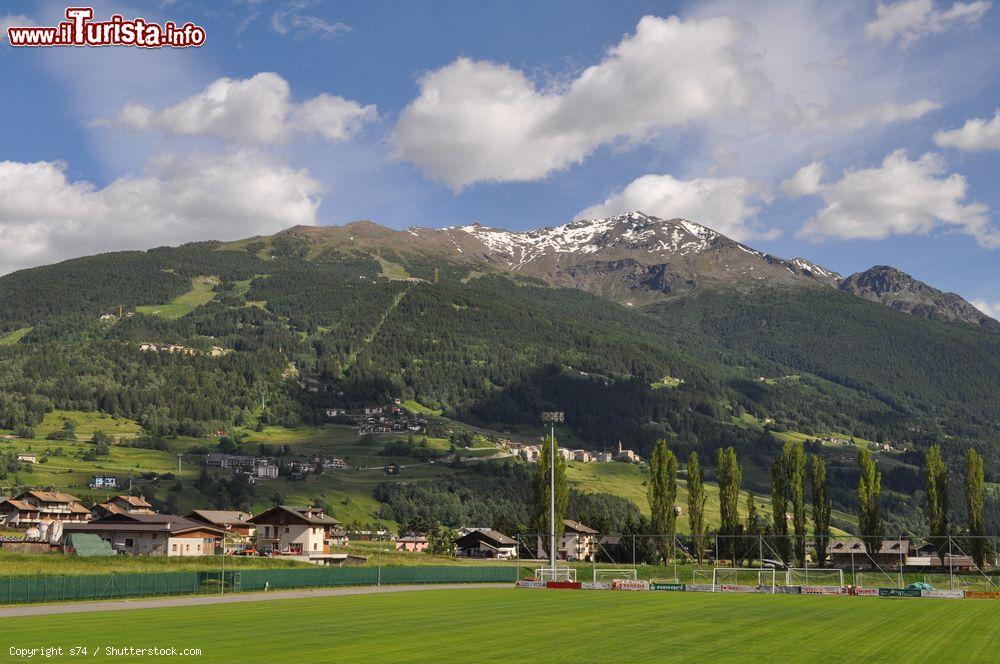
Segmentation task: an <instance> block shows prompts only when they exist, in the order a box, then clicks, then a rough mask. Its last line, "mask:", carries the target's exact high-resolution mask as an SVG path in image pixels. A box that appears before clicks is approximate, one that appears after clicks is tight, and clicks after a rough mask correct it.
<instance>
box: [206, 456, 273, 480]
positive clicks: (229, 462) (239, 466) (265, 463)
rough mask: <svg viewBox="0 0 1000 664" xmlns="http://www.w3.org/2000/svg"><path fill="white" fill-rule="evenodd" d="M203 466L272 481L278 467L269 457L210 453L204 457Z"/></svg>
mask: <svg viewBox="0 0 1000 664" xmlns="http://www.w3.org/2000/svg"><path fill="white" fill-rule="evenodd" d="M205 465H206V466H208V467H209V468H222V469H225V470H231V471H232V472H233V473H234V474H243V475H247V476H249V477H250V478H253V479H262V480H273V479H274V478H276V477H277V476H278V465H277V464H276V463H274V460H273V459H271V458H270V457H262V456H247V455H245V454H223V453H221V452H212V453H210V454H207V455H206V456H205Z"/></svg>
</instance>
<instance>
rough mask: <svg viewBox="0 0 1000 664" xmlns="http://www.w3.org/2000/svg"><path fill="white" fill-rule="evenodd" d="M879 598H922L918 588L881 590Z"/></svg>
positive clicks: (879, 590)
mask: <svg viewBox="0 0 1000 664" xmlns="http://www.w3.org/2000/svg"><path fill="white" fill-rule="evenodd" d="M878 596H879V597H920V591H919V590H917V589H916V588H879V589H878Z"/></svg>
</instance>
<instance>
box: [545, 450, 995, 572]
mask: <svg viewBox="0 0 1000 664" xmlns="http://www.w3.org/2000/svg"><path fill="white" fill-rule="evenodd" d="M553 445H555V441H553V440H552V439H546V441H545V443H544V444H543V449H542V454H541V455H540V457H539V462H538V466H537V469H536V472H535V476H534V483H533V489H534V498H535V512H534V518H533V525H534V526H535V528H536V530H537V532H538V533H540V537H544V535H545V534H547V533H548V532H549V518H550V517H549V514H550V502H549V501H550V489H549V485H550V473H551V469H550V457H551V454H552V446H553ZM555 463H556V465H555V470H554V477H555V507H556V534H557V541H559V539H561V536H562V532H563V523H562V520H563V517H564V516H565V514H566V509H567V505H568V500H569V491H568V485H567V482H566V462H565V461H564V460H563V459H562V458H560V457H559V456H558V455H556V462H555ZM649 468H650V479H649V482H648V488H647V499H648V501H649V509H650V521H649V527H650V530H649V532H650V534H651V535H652V539H653V547H654V549H655V557H656V559H657V560H659V561H663V562H666V561H669V560H670V558H671V556H672V551H673V544H674V542H675V535H676V532H677V515H678V510H677V507H676V502H677V492H678V483H677V475H678V470H679V464H678V460H677V456H676V455H675V454H674V452H673V451H672V450H670V448H669V447H668V444H667V441H666V440H659V441H657V442H656V444H655V446H654V448H653V453H652V455H651V456H650V460H649ZM858 471H859V472H858V486H857V495H858V531H859V533H860V536H861V539H862V541H863V542H864V545H865V548H866V549H867V550H868V551H878V550H879V549H880V548H881V546H882V539H883V537H884V536H885V527H884V524H883V521H882V515H881V511H880V505H879V502H880V494H881V491H882V473H881V471H880V470H879V469H878V467H877V465H876V460H875V458H874V457H873V456H872V454H871V452H870V451H869V450H867V449H861V450H859V451H858ZM715 472H716V480H717V482H718V486H719V520H720V525H719V529H718V539H717V546H718V552H719V555H720V556H724V557H728V558H730V559H732V560H740V559H744V560H746V559H751V558H752V557H753V553H752V552H750V551H749V550H748V548H747V547H748V545H747V542H750V541H752V540H756V539H757V538H758V537H760V536H767V541H768V542H769V545H773V546H774V548H775V553H776V554H777V556H778V557H779V558H780V559H781V560H783V561H785V562H792V561H794V562H796V563H797V564H798V565H805V559H806V552H807V545H808V541H809V539H810V535H811V539H812V544H813V547H814V549H815V552H816V556H815V559H816V561H817V564H818V565H819V566H822V565H823V564H824V563H823V561H825V560H826V556H827V551H828V550H829V545H830V540H831V530H832V524H831V516H832V511H833V507H832V501H831V499H830V494H829V491H828V486H827V467H826V462H825V461H824V460H823V458H822V457H820V456H819V455H815V454H813V455H806V453H805V450H804V447H803V444H802V443H801V442H796V441H790V442H788V443H786V444H785V446H784V448H783V449H782V452H781V454H779V455H778V456H777V457H776V458H775V459H774V462H773V463H772V466H771V480H772V486H771V489H772V490H771V506H772V522H771V523H770V524H767V523H765V518H766V517H765V516H762V515H761V513H760V510H759V509H758V507H757V501H756V497H755V496H754V494H753V492H750V493H748V495H747V501H746V511H747V517H746V521H745V522H743V521H742V520H741V517H740V514H739V500H740V491H741V488H742V482H743V468H742V466H741V465H740V463H739V460H738V458H737V454H736V450H735V449H734V448H732V447H728V448H725V449H719V450H717V451H716V459H715ZM924 477H925V483H926V493H927V502H928V518H929V522H930V535H931V543H932V544H933V545H934V547H935V550H936V551H937V552H938V555H939V556H940V557H941V560H942V562H943V561H944V556H945V555H946V553H947V550H948V542H949V538H950V537H951V536H952V534H953V533H952V531H951V529H950V527H949V522H948V514H949V503H948V495H949V494H948V492H949V486H948V469H947V467H946V465H945V463H944V461H943V458H942V456H941V450H940V448H939V447H938V446H936V445H935V446H932V447H931V448H930V449H929V450H928V452H927V455H926V460H925V464H924ZM807 480H808V482H809V484H810V485H811V487H810V488H811V503H812V505H811V506H812V514H811V516H812V523H811V528H810V524H809V523H808V521H809V514H808V513H807V505H806V495H807V494H806V484H807ZM963 488H964V493H965V501H966V506H967V521H966V531H967V534H968V535H969V538H968V542H969V543H968V546H969V547H970V549H971V551H969V554H970V556H972V558H973V559H974V561H975V562H976V564H977V565H979V566H982V565H983V562H984V560H985V557H986V555H987V554H988V551H989V547H988V541H987V539H986V524H985V518H984V509H983V508H984V502H985V483H984V474H983V458H982V456H981V455H980V454H979V453H978V452H976V451H975V450H972V449H970V450H969V451H968V454H967V456H966V473H965V480H964V486H963ZM687 489H688V495H687V512H688V523H689V526H690V532H691V544H692V548H693V551H691V552H690V554H691V555H692V556H693V557H695V558H696V559H697V560H698V561H699V562H702V560H703V558H704V551H705V546H706V542H707V540H708V527H707V523H706V515H705V505H706V502H707V496H706V492H705V482H704V472H703V470H702V466H701V462H700V460H699V458H698V454H697V453H696V452H692V453H691V455H690V457H689V458H688V463H687ZM789 521H790V522H791V531H790V530H789ZM545 546H547V545H545ZM542 548H543V547H542V544H541V542H540V543H539V549H540V550H541V549H542ZM761 555H763V552H761Z"/></svg>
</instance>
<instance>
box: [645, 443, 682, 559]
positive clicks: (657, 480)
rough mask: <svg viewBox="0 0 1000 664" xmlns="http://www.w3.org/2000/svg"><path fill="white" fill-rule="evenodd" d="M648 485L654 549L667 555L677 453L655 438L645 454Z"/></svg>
mask: <svg viewBox="0 0 1000 664" xmlns="http://www.w3.org/2000/svg"><path fill="white" fill-rule="evenodd" d="M649 476H650V478H649V488H648V489H647V491H646V497H647V498H648V500H649V511H650V515H651V516H652V522H653V533H654V534H655V536H656V549H657V552H658V553H659V556H660V558H661V559H662V560H668V559H669V557H670V549H671V544H672V543H673V541H674V534H675V533H676V531H677V512H676V510H675V509H674V502H675V501H676V500H677V457H676V456H674V453H673V452H671V451H670V449H669V448H668V447H667V441H665V440H662V439H661V440H658V441H656V447H654V448H653V454H652V455H651V456H650V457H649Z"/></svg>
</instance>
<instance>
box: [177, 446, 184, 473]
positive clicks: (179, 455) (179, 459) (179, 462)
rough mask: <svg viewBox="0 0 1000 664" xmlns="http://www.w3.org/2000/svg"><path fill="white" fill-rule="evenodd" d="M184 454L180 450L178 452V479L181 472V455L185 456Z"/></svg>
mask: <svg viewBox="0 0 1000 664" xmlns="http://www.w3.org/2000/svg"><path fill="white" fill-rule="evenodd" d="M183 456H184V455H183V454H181V453H180V452H178V453H177V475H178V478H177V479H180V477H179V476H180V474H181V457H183Z"/></svg>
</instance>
